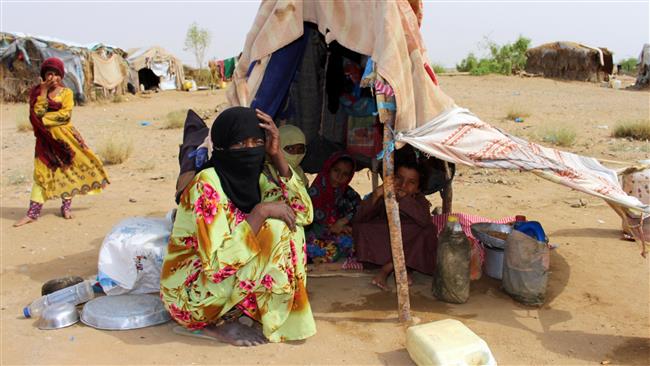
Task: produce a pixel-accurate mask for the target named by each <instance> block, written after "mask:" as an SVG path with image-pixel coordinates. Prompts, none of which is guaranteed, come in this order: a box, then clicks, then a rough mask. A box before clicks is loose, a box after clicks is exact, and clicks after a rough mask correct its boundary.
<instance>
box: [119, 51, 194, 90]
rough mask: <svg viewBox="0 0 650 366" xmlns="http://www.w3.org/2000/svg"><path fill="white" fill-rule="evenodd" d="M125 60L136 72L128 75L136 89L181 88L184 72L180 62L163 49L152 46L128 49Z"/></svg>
mask: <svg viewBox="0 0 650 366" xmlns="http://www.w3.org/2000/svg"><path fill="white" fill-rule="evenodd" d="M127 52H128V58H127V61H128V63H129V65H130V67H131V69H132V70H133V71H134V72H135V73H137V79H138V80H137V81H136V80H135V79H136V78H135V75H133V76H131V77H130V80H131V81H130V83H134V82H137V84H135V85H133V86H135V87H136V89H140V90H142V89H144V90H151V89H160V90H175V89H176V90H182V89H183V81H185V74H184V72H183V64H182V62H181V61H180V60H179V59H178V58H176V56H174V55H172V54H171V53H169V52H167V51H166V50H165V49H163V48H161V47H158V46H154V47H151V48H140V49H137V48H136V49H131V50H128V51H127Z"/></svg>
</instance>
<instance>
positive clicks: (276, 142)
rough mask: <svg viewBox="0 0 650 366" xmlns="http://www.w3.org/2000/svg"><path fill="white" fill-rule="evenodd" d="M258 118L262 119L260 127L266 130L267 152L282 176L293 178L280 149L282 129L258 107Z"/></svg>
mask: <svg viewBox="0 0 650 366" xmlns="http://www.w3.org/2000/svg"><path fill="white" fill-rule="evenodd" d="M255 112H257V118H258V119H259V120H260V127H261V128H263V129H264V131H265V132H266V153H267V154H268V155H269V156H270V157H271V161H273V165H274V166H275V168H276V169H277V170H278V173H280V175H281V176H283V177H285V178H291V169H290V168H289V164H288V163H287V160H286V159H285V158H284V154H283V153H282V151H281V149H280V131H278V127H277V126H276V125H275V122H273V118H271V116H269V115H268V114H266V113H264V112H262V111H261V110H259V109H256V110H255Z"/></svg>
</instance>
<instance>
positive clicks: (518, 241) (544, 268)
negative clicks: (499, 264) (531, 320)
mask: <svg viewBox="0 0 650 366" xmlns="http://www.w3.org/2000/svg"><path fill="white" fill-rule="evenodd" d="M549 262H550V255H549V249H548V246H547V245H546V243H544V242H541V241H538V240H535V239H534V238H532V237H530V236H528V235H526V234H524V233H522V232H520V231H517V230H513V231H512V232H511V233H510V235H508V239H507V240H506V248H505V254H504V260H503V280H502V284H503V289H504V290H505V292H506V293H508V294H509V295H510V296H511V297H512V298H513V299H515V300H517V301H519V302H520V303H522V304H526V305H534V306H539V305H542V304H543V303H544V300H545V298H546V284H547V283H548V268H549Z"/></svg>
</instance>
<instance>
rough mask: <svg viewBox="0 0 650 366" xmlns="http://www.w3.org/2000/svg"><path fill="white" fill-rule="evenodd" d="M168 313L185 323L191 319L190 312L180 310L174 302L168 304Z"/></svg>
mask: <svg viewBox="0 0 650 366" xmlns="http://www.w3.org/2000/svg"><path fill="white" fill-rule="evenodd" d="M169 314H170V315H171V316H172V318H174V319H176V320H177V321H179V322H181V323H187V322H189V321H190V320H191V319H192V314H191V313H190V312H189V311H186V310H181V309H180V308H179V307H178V306H176V304H170V305H169Z"/></svg>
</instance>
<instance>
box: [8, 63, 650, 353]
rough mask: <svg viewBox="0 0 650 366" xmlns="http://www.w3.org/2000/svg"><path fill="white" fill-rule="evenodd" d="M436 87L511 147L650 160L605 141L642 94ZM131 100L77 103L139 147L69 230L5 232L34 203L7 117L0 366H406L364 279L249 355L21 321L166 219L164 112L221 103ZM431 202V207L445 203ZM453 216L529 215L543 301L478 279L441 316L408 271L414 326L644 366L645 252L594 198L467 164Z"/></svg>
mask: <svg viewBox="0 0 650 366" xmlns="http://www.w3.org/2000/svg"><path fill="white" fill-rule="evenodd" d="M441 84H442V87H443V89H444V90H445V91H446V92H447V93H448V94H450V95H451V96H452V97H453V98H455V100H456V102H457V103H458V104H459V105H461V106H464V107H467V108H469V109H470V110H472V111H473V112H474V113H476V114H477V115H478V116H480V117H482V119H484V120H485V121H487V122H490V123H492V124H494V125H495V126H497V127H499V128H502V129H504V130H506V131H509V132H511V133H514V134H515V135H519V136H522V137H525V138H532V139H534V140H536V141H541V139H542V138H543V137H544V136H546V135H548V133H549V131H552V130H554V129H556V128H558V127H566V128H570V129H572V130H573V131H575V132H576V133H577V140H576V143H575V144H574V145H573V146H571V147H568V148H567V149H568V150H570V151H574V152H577V153H581V154H585V155H591V156H596V157H599V158H605V159H611V160H623V161H633V160H638V159H643V158H646V159H647V158H649V157H650V144H649V143H642V142H631V141H626V140H621V139H613V138H611V137H610V134H611V132H612V130H613V128H614V127H615V126H616V124H618V123H620V122H623V121H629V120H638V119H644V120H648V116H649V109H650V103H649V102H650V99H649V96H650V94H648V92H632V91H623V90H612V89H606V88H602V87H600V86H598V85H596V84H588V83H579V82H560V81H553V80H547V79H538V78H534V79H522V78H518V77H501V76H487V77H468V76H455V77H449V76H442V77H441ZM128 99H129V100H128V101H125V102H123V103H103V104H92V105H87V106H83V107H76V108H75V110H74V114H73V120H74V123H75V125H76V126H77V127H78V129H79V130H80V131H81V133H82V134H83V136H84V137H85V138H86V141H87V142H88V144H89V145H90V146H91V147H97V146H99V145H100V144H101V143H102V141H103V140H105V139H106V138H107V137H108V136H110V135H116V136H120V137H121V138H124V139H127V140H129V141H132V143H133V147H134V149H133V153H132V155H131V157H130V158H129V159H128V161H126V162H125V163H123V164H121V165H113V166H108V167H107V170H108V173H109V175H110V178H111V181H112V183H111V185H110V186H109V187H108V189H107V190H106V191H105V193H103V194H101V195H98V196H87V197H80V198H77V199H75V200H74V202H73V210H74V214H75V215H76V217H75V219H74V220H72V221H64V220H63V219H62V218H61V217H59V216H58V207H59V202H54V201H52V202H48V203H47V204H46V205H45V209H44V210H43V216H42V218H41V219H40V220H39V221H38V222H37V223H35V224H31V225H28V226H25V227H22V228H18V229H16V228H12V227H11V225H12V223H13V222H14V221H15V220H17V219H18V218H20V217H21V216H22V215H24V213H25V210H26V207H27V203H28V200H29V190H30V186H31V171H32V158H33V154H34V137H33V135H32V134H31V133H29V132H17V129H16V124H15V116H16V113H17V111H18V110H21V109H25V106H24V105H14V104H9V105H2V108H1V112H2V122H1V126H0V127H1V133H2V150H1V153H2V157H1V161H2V167H1V168H0V169H1V175H2V184H1V187H0V189H1V194H2V202H1V208H2V212H1V217H0V225H1V233H2V242H1V244H2V253H1V258H2V259H1V261H2V263H1V272H0V278H1V283H2V288H1V290H0V296H1V300H0V301H1V304H0V305H1V311H0V314H1V315H0V316H1V319H2V326H1V328H2V330H1V336H2V346H1V353H2V356H1V362H2V364H136V363H137V364H179V363H183V364H195V363H213V364H214V363H219V364H390V365H398V364H405V365H409V364H412V362H411V361H410V359H409V356H408V353H407V352H406V350H405V348H404V346H405V336H404V335H405V332H404V330H403V328H402V326H400V325H399V324H398V322H397V313H396V308H397V305H396V295H395V290H394V287H395V286H394V284H392V288H393V291H392V292H388V293H385V292H380V291H378V290H377V289H376V288H373V287H371V286H370V284H369V280H370V278H369V277H360V278H352V279H350V278H311V279H310V280H309V284H308V287H309V292H310V300H311V304H312V308H313V311H314V313H315V317H316V321H317V326H318V334H317V335H316V336H314V337H312V338H310V339H308V340H306V341H305V342H301V343H294V344H268V345H264V346H260V347H257V348H254V349H246V350H244V349H240V348H237V347H231V346H225V345H222V344H218V343H214V342H210V341H205V340H201V339H195V338H188V337H182V336H179V335H176V334H174V333H172V327H173V324H172V323H168V324H165V325H161V326H157V327H152V328H147V329H141V330H133V331H122V332H115V331H114V332H110V331H99V330H95V329H92V328H89V327H86V326H83V325H75V326H72V327H69V328H65V329H61V330H56V331H42V330H39V329H38V328H36V327H35V325H34V323H35V321H34V320H28V319H23V318H22V315H21V309H22V307H23V306H25V305H26V304H28V303H29V302H30V301H31V300H33V299H35V298H36V297H38V296H39V295H40V287H41V285H42V284H43V283H44V282H45V281H47V280H49V279H52V278H56V277H61V276H64V275H70V274H74V275H80V276H85V277H90V276H92V275H94V274H95V273H96V271H97V254H98V251H99V247H100V245H101V243H102V239H103V237H104V235H105V234H106V233H108V232H109V230H110V228H111V227H112V226H113V225H114V224H116V223H117V222H118V221H120V220H121V219H123V218H126V217H131V216H160V217H161V216H163V215H164V213H165V212H166V211H168V210H169V209H171V208H173V207H174V202H173V191H174V183H175V176H176V173H177V169H178V165H177V151H178V150H177V146H178V144H179V143H180V141H181V133H182V130H180V129H175V130H163V129H161V128H160V126H161V125H162V124H163V120H164V116H165V115H166V114H167V113H168V112H170V111H173V110H177V109H181V108H186V107H192V108H196V109H199V110H200V111H206V112H207V111H211V110H214V108H215V106H217V105H218V104H220V103H222V102H223V101H224V99H225V97H224V93H223V92H222V91H214V92H212V91H209V92H208V91H205V92H195V93H182V92H164V93H160V94H155V95H151V96H147V97H146V98H145V97H140V96H131V97H129V98H128ZM513 109H518V110H520V111H523V112H524V113H527V114H529V115H530V116H529V117H526V118H525V121H524V122H523V123H514V122H512V121H506V120H505V116H506V115H507V114H508V112H509V111H510V110H513ZM25 110H26V109H25ZM141 121H149V122H151V124H150V125H149V126H142V125H141V124H140V122H141ZM613 167H618V166H613ZM353 186H354V188H355V189H357V190H358V191H359V192H361V193H362V194H364V193H366V192H368V191H369V190H370V180H369V178H368V175H367V174H366V172H360V173H358V174H357V175H356V176H355V179H354V182H353ZM579 199H582V200H583V202H585V203H586V206H582V207H579V208H574V207H572V206H571V205H574V206H580V205H575V204H576V203H578V202H579ZM431 200H432V201H433V203H434V204H435V205H438V204H440V197H439V196H438V195H435V196H432V197H431ZM454 208H455V210H456V211H458V212H464V213H472V214H478V215H483V216H487V217H492V218H499V217H502V216H507V215H516V214H524V215H526V216H527V217H528V218H529V219H534V220H538V221H540V222H541V223H542V224H543V225H544V228H545V229H546V231H547V233H548V236H549V237H550V240H551V242H552V243H555V244H557V245H558V248H557V249H556V250H554V251H553V252H552V254H551V274H550V280H549V286H548V294H547V301H546V304H545V305H544V306H542V307H541V308H529V307H525V306H521V305H519V304H518V303H516V302H514V301H513V300H511V299H510V298H509V297H508V296H507V295H506V294H505V293H503V292H502V290H500V283H499V281H496V280H493V279H490V278H487V277H484V278H483V279H481V280H479V281H477V282H474V283H472V287H471V296H470V299H469V302H468V303H466V304H463V305H451V304H446V303H443V302H439V301H436V300H435V299H434V298H433V297H432V295H431V291H430V288H431V278H430V277H427V276H424V275H416V276H415V284H414V286H413V287H412V290H411V306H412V311H413V315H414V316H415V317H417V318H419V319H420V320H421V321H422V322H429V321H435V320H440V319H445V318H454V319H458V320H460V321H462V322H463V323H464V324H465V325H467V326H468V327H469V328H470V329H472V330H473V331H474V332H475V333H477V334H478V335H479V336H480V337H482V338H483V339H484V340H485V341H486V342H487V344H488V345H489V346H490V348H491V350H492V352H493V354H494V356H495V358H496V360H497V362H498V363H500V364H512V365H515V364H516V365H530V364H555V365H559V364H562V365H564V364H599V363H601V362H604V364H607V362H611V363H612V364H633V365H647V364H650V338H649V337H650V336H649V334H650V332H649V329H650V315H649V304H650V299H649V296H650V295H649V294H650V286H649V285H650V265H649V263H650V260H648V259H643V258H642V257H641V256H640V255H639V253H640V248H639V246H638V245H637V244H635V243H630V242H625V241H621V240H619V237H620V220H619V219H618V217H617V216H616V214H615V213H614V212H613V211H612V210H611V209H610V208H609V207H608V206H607V205H606V204H605V203H604V202H603V201H601V200H599V199H596V198H593V197H591V196H587V195H584V194H581V193H578V192H574V191H571V190H569V189H568V188H565V187H563V186H558V185H556V184H553V183H550V182H548V181H544V180H542V179H540V178H537V177H535V176H533V175H532V174H524V173H517V172H503V171H485V170H477V169H469V168H463V167H461V168H459V170H458V174H457V177H456V179H455V186H454Z"/></svg>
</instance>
